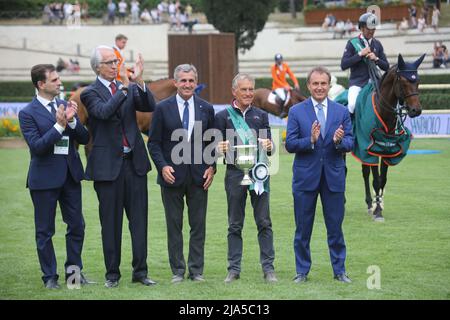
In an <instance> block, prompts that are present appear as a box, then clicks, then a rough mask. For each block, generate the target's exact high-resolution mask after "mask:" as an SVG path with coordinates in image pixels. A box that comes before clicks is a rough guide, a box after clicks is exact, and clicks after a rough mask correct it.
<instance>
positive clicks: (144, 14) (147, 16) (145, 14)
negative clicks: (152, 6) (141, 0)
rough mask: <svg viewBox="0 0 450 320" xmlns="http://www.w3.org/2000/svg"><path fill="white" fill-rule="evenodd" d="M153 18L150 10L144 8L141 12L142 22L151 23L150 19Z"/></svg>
mask: <svg viewBox="0 0 450 320" xmlns="http://www.w3.org/2000/svg"><path fill="white" fill-rule="evenodd" d="M151 20H152V17H151V15H150V12H149V11H148V9H147V8H145V9H144V11H142V13H141V22H142V23H144V24H150V21H151Z"/></svg>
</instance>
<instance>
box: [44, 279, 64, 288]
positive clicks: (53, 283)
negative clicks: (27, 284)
mask: <svg viewBox="0 0 450 320" xmlns="http://www.w3.org/2000/svg"><path fill="white" fill-rule="evenodd" d="M45 287H46V288H47V289H60V288H61V287H60V286H59V284H58V280H56V279H49V280H47V282H45Z"/></svg>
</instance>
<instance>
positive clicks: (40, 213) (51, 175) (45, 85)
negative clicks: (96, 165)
mask: <svg viewBox="0 0 450 320" xmlns="http://www.w3.org/2000/svg"><path fill="white" fill-rule="evenodd" d="M31 80H32V82H33V85H34V86H35V87H36V89H37V91H38V93H37V95H36V97H35V98H34V99H33V101H31V103H30V104H28V105H27V106H26V107H25V108H24V109H22V110H21V111H20V112H19V123H20V128H21V130H22V134H23V136H24V138H25V141H26V142H27V144H28V147H29V148H30V155H31V162H30V166H29V171H28V177H27V187H28V188H29V189H30V194H31V199H32V201H33V205H34V218H35V227H36V245H37V252H38V257H39V263H40V265H41V270H42V273H43V276H42V280H43V281H44V284H45V287H46V288H48V289H58V288H59V284H58V278H59V276H58V273H57V270H56V269H57V267H56V257H55V250H54V248H53V242H52V237H53V235H54V234H55V216H56V206H57V203H58V202H59V206H60V208H61V213H62V216H63V221H64V222H65V223H66V224H67V233H66V249H67V259H66V263H65V272H66V278H67V277H69V276H70V274H71V273H72V272H73V271H75V270H76V268H78V270H79V271H80V272H76V273H75V276H76V278H75V279H74V280H75V281H77V280H78V283H79V284H87V283H90V281H89V280H87V279H86V278H85V277H84V275H83V274H82V273H81V270H82V269H83V263H82V261H81V251H82V248H83V240H84V227H85V224H84V219H83V214H82V211H81V183H80V181H81V180H83V178H84V173H83V166H82V164H81V161H80V155H79V154H78V151H77V150H76V149H75V147H74V142H75V141H76V142H78V143H79V144H86V143H88V141H89V133H88V132H87V130H86V128H85V127H84V126H83V125H82V124H81V121H80V120H79V119H78V118H77V116H76V113H77V105H76V103H74V102H69V103H67V102H66V101H64V100H60V99H57V98H56V97H57V96H58V95H59V93H60V86H61V80H60V78H59V75H58V73H57V72H56V68H55V66H53V65H51V64H39V65H36V66H34V67H33V68H32V69H31ZM74 266H75V268H74ZM71 278H73V277H71Z"/></svg>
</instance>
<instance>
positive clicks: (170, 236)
mask: <svg viewBox="0 0 450 320" xmlns="http://www.w3.org/2000/svg"><path fill="white" fill-rule="evenodd" d="M186 171H187V174H186V177H185V181H184V183H183V184H182V185H180V186H177V187H164V186H161V198H162V201H163V204H164V210H165V214H166V223H167V246H168V251H169V263H170V268H171V269H172V273H173V274H174V275H181V276H184V274H185V272H186V262H185V259H184V255H183V210H184V197H186V204H187V207H188V221H189V226H190V232H189V235H190V237H189V257H188V271H189V275H190V276H193V275H199V274H203V266H204V251H205V232H206V209H207V205H208V191H205V190H204V189H203V187H199V186H197V185H195V184H194V183H193V181H192V176H191V173H190V170H189V169H188V170H186Z"/></svg>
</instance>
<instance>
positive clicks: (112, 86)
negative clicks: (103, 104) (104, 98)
mask: <svg viewBox="0 0 450 320" xmlns="http://www.w3.org/2000/svg"><path fill="white" fill-rule="evenodd" d="M109 87H110V88H111V92H112V95H114V94H115V93H116V91H117V86H116V84H115V83H114V82H111V83H110V84H109Z"/></svg>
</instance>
